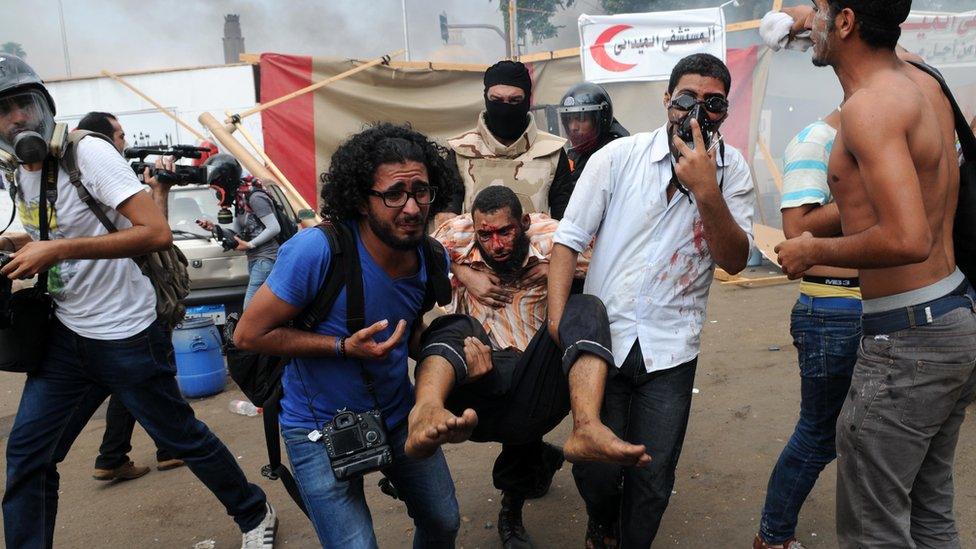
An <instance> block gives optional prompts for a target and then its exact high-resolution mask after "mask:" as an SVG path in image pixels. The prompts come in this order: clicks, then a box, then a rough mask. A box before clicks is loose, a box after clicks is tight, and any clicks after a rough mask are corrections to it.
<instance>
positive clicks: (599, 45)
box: [590, 25, 637, 72]
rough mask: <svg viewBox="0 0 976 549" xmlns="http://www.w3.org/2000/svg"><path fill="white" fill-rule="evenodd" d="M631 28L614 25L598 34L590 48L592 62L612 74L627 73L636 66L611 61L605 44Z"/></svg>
mask: <svg viewBox="0 0 976 549" xmlns="http://www.w3.org/2000/svg"><path fill="white" fill-rule="evenodd" d="M631 28H633V27H632V26H630V25H614V26H612V27H610V28H608V29H607V30H605V31H603V32H602V33H600V36H598V37H597V38H596V42H594V43H593V45H592V46H590V55H591V56H592V57H593V60H594V61H596V64H597V65H600V66H601V67H603V68H605V69H607V70H608V71H613V72H624V71H629V70H630V69H632V68H634V67H636V66H637V65H636V64H635V65H632V64H630V63H621V62H619V61H616V60H614V59H611V58H610V56H609V55H607V48H606V45H607V43H608V42H610V40H612V39H613V37H614V36H617V35H618V34H620V33H622V32H624V31H625V30H627V29H631Z"/></svg>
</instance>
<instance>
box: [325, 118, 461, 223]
mask: <svg viewBox="0 0 976 549" xmlns="http://www.w3.org/2000/svg"><path fill="white" fill-rule="evenodd" d="M406 161H414V162H420V163H422V164H424V166H426V167H427V177H428V178H429V181H428V182H429V183H430V186H431V187H433V188H436V189H437V195H436V196H435V198H434V201H433V202H432V203H431V205H430V211H429V214H428V215H434V214H435V213H438V212H441V211H443V210H444V209H445V208H446V207H447V205H448V203H449V202H450V201H451V198H452V197H453V196H454V195H455V193H457V192H459V191H460V189H461V178H460V176H459V175H458V173H457V168H456V167H455V166H450V165H449V164H448V162H447V149H445V148H444V147H442V146H440V145H438V144H437V143H435V142H433V141H431V140H430V139H428V138H427V136H425V135H424V134H422V133H420V132H418V131H416V130H414V129H413V128H411V127H410V125H409V124H405V125H402V126H398V125H395V124H390V123H386V122H381V123H376V124H374V125H372V126H369V127H367V128H366V129H364V130H363V131H361V132H359V133H357V134H356V135H354V136H352V137H350V138H349V139H347V140H346V141H345V142H344V143H342V144H341V145H339V148H338V149H336V152H335V153H334V154H333V155H332V160H331V164H330V165H329V171H328V172H325V173H323V174H322V175H321V176H319V179H320V180H321V181H322V183H323V185H322V193H321V197H322V215H323V216H330V217H332V218H334V219H346V220H355V219H359V217H360V216H361V214H360V212H359V206H360V205H362V204H363V203H364V202H365V201H366V199H367V196H368V195H367V194H366V191H368V190H370V189H371V188H372V186H373V177H374V175H375V174H376V169H377V168H378V167H379V166H380V165H382V164H391V163H403V162H406Z"/></svg>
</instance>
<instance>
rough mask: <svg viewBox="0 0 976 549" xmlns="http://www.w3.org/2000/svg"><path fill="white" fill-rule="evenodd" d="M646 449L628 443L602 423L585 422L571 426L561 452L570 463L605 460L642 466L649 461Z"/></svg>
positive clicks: (642, 446)
mask: <svg viewBox="0 0 976 549" xmlns="http://www.w3.org/2000/svg"><path fill="white" fill-rule="evenodd" d="M646 449H647V448H646V447H645V446H644V445H643V444H641V445H637V444H630V443H629V442H625V441H623V440H621V439H620V438H619V437H617V435H615V434H613V431H611V430H610V429H608V428H607V426H606V425H603V424H602V423H587V424H584V425H580V426H574V427H573V433H572V434H571V435H570V436H569V439H568V440H567V441H566V445H565V446H564V447H563V452H564V453H565V454H566V460H567V461H569V462H570V463H580V462H586V461H605V462H609V463H617V464H620V465H636V466H637V467H644V466H646V465H647V464H648V463H650V462H651V456H649V455H647V454H646V453H645V450H646Z"/></svg>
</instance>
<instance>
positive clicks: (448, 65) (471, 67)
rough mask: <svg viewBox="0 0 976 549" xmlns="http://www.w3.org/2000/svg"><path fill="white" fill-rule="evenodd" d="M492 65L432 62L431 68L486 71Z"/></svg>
mask: <svg viewBox="0 0 976 549" xmlns="http://www.w3.org/2000/svg"><path fill="white" fill-rule="evenodd" d="M490 66H491V65H482V64H480V63H431V64H430V68H432V69H434V70H435V71H465V72H485V71H486V70H488V67H490Z"/></svg>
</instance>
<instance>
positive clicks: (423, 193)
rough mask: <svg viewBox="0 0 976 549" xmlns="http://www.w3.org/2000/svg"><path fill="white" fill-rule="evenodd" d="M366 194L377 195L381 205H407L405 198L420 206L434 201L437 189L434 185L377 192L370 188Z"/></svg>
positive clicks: (396, 206)
mask: <svg viewBox="0 0 976 549" xmlns="http://www.w3.org/2000/svg"><path fill="white" fill-rule="evenodd" d="M366 194H368V195H371V196H378V197H380V198H381V199H383V205H384V206H386V207H387V208H402V207H404V206H406V205H407V200H409V199H411V198H412V199H414V200H415V201H417V204H418V205H420V206H428V205H430V203H431V202H433V201H434V197H435V196H437V189H436V188H435V187H418V188H417V190H416V191H413V192H410V191H386V192H382V193H381V192H379V191H374V190H372V189H370V190H368V191H366Z"/></svg>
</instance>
